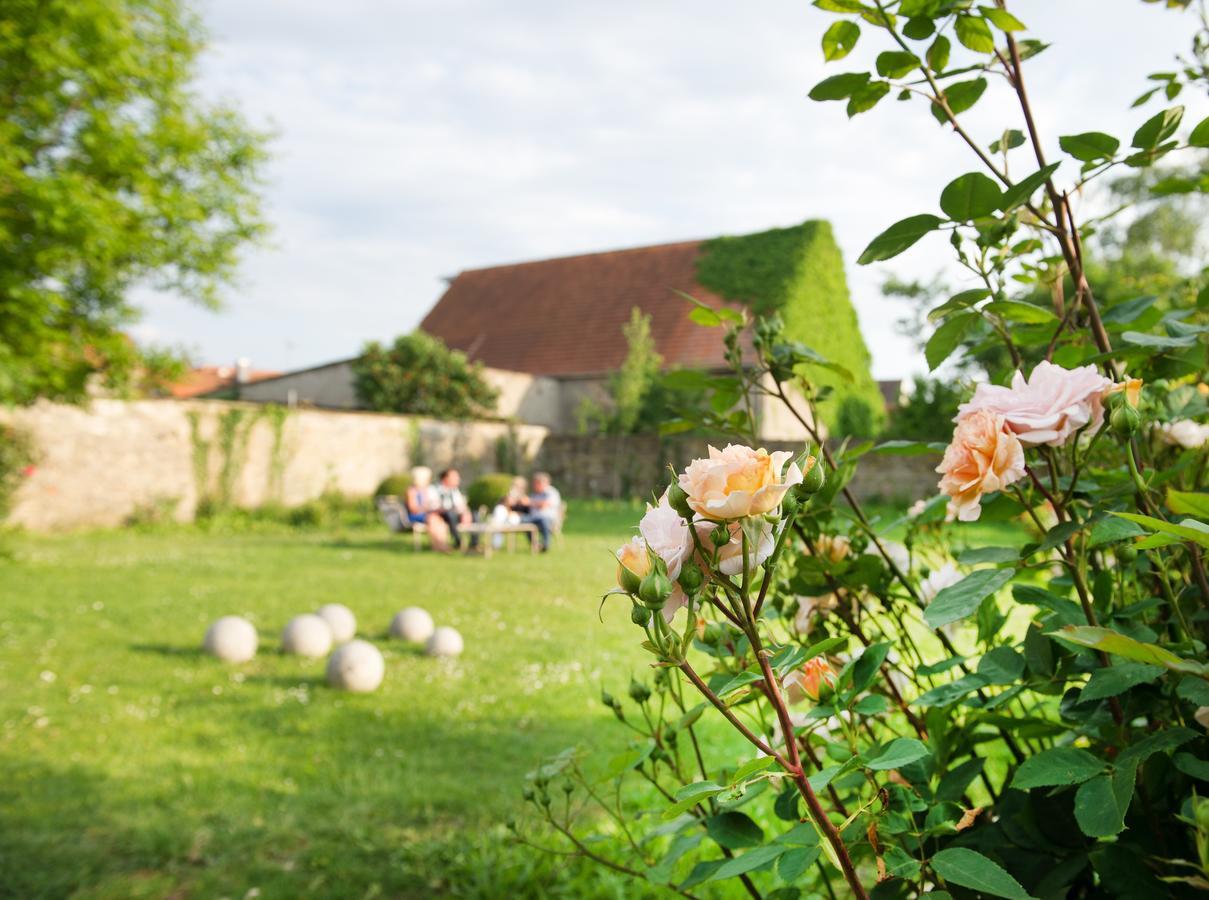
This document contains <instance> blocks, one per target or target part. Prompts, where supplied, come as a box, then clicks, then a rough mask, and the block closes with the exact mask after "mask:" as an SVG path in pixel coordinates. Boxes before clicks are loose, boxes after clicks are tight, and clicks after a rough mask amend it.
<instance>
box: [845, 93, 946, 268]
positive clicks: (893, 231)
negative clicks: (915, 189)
mask: <svg viewBox="0 0 1209 900" xmlns="http://www.w3.org/2000/svg"><path fill="white" fill-rule="evenodd" d="M865 77H866V78H867V77H868V76H865ZM943 223H944V220H943V219H941V218H940V217H939V216H934V215H932V214H930V213H922V214H920V215H918V216H909V217H907V218H906V219H902V220H900V221H898V222H895V223H894V224H893V225H891V226H890V227H889V228H887V229H886V230H885V231H883V232H882V233H881V234H879V235H878V236H877V237H875V238H874V239H873V240H872V241H870V242H869V246H868V247H866V248H865V251H864V252H863V253H862V254H861V255H860V257H859V258H858V259H857V264H858V265H862V266H867V265H869V263H871V262H879V261H881V260H883V259H892V258H894V257H895V256H898V254H900V253H902V252H903V251H904V250H906V249H907V248H908V247H910V246H912V245H913V244H915V242H916V241H918V240H919V239H920V238H922V237H923V236H924V235H925V234H927V233H928V232H930V231H935V230H936V229H937V228H939V227H940V226H941V225H942V224H943Z"/></svg>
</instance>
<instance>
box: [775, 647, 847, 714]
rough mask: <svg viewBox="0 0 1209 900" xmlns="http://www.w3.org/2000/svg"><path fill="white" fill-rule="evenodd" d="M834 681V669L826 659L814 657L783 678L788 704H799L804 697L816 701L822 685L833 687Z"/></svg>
mask: <svg viewBox="0 0 1209 900" xmlns="http://www.w3.org/2000/svg"><path fill="white" fill-rule="evenodd" d="M836 681H837V677H836V674H835V669H833V668H832V667H831V663H829V662H827V657H825V656H816V657H815V658H814V659H808V660H806V662H804V663H803V664H802V668H800V669H798V670H796V671H794V672H790V673H789V674H788V675H786V676H785V693H786V694H787V695H788V698H789V702H790V703H800V702H801V701H802V700H803V699H805V698H806V697H809V698H810V699H811V700H818V699H819V692H820V690H821V688H822V687H823V685H828V686H829V687H835V684H836Z"/></svg>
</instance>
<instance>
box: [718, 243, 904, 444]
mask: <svg viewBox="0 0 1209 900" xmlns="http://www.w3.org/2000/svg"><path fill="white" fill-rule="evenodd" d="M697 281H698V282H699V283H700V284H701V286H702V287H705V288H708V289H709V290H711V291H713V292H714V293H716V294H719V295H721V296H722V297H725V298H726V299H727V300H734V301H738V302H741V303H743V304H745V305H746V306H747V307H748V308H749V309H751V310H752V311H753V312H755V313H756V314H758V315H760V314H767V313H772V312H779V313H780V314H781V317H782V318H783V319H784V320H785V335H786V337H788V338H791V339H793V340H797V341H801V342H802V343H803V344H806V345H807V346H808V347H811V348H812V349H814V350H816V351H818V352H819V353H821V354H822V355H823V356H825V357H827V358H828V359H829V360H831V361H832V362H835V363H838V364H840V365H841V366H844V367H845V368H846V369H847V370H848V371H850V372H851V373H852V376H853V379H854V381H853V383H848V382H847V381H845V380H844V379H843V378H842V377H841V376H840V375H838V374H836V373H834V372H831V371H828V370H826V369H821V368H820V369H817V370H815V372H814V373H813V376H812V377H813V379H814V381H815V382H816V383H817V384H821V385H830V386H831V387H832V388H833V389H834V393H833V394H832V396H831V398H830V399H829V400H828V401H827V402H826V403H824V404H823V405H822V407H821V409H820V413H821V415H822V418H823V421H824V422H825V423H826V424H827V426H828V428H829V429H831V430H832V431H833V432H835V431H837V430H840V431H843V430H846V429H844V428H843V424H844V423H843V422H841V419H844V420H849V421H851V420H852V419H853V418H854V417H857V418H859V417H860V415H862V412H861V409H862V407H863V408H864V409H867V411H868V415H869V417H870V420H871V421H870V425H871V426H873V427H876V426H878V425H879V424H880V422H881V420H882V417H883V416H884V414H885V407H884V404H883V402H882V396H881V392H880V391H879V390H878V388H877V382H876V381H874V379H873V373H872V371H871V369H870V356H869V349H868V347H866V346H865V339H864V337H862V336H861V330H860V326H859V325H858V324H857V318H856V310H855V309H854V308H853V306H852V301H851V298H850V297H849V295H848V283H847V281H846V280H845V278H844V260H843V257H842V256H841V255H840V248H839V245H838V244H836V242H835V237H834V235H833V234H832V232H831V225H830V223H828V222H824V221H822V220H812V221H808V222H803V223H802V224H801V225H795V226H793V227H791V228H773V229H771V230H769V231H761V232H759V233H757V234H745V235H738V236H734V237H720V238H714V239H713V240H711V241H708V242H706V244H705V245H704V247H703V251H702V253H701V256H700V257H699V258H698V261H697ZM841 410H844V413H843V414H841ZM837 427H838V429H837ZM858 430H859V429H858Z"/></svg>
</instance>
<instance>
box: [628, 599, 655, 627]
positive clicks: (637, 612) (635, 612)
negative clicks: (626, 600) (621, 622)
mask: <svg viewBox="0 0 1209 900" xmlns="http://www.w3.org/2000/svg"><path fill="white" fill-rule="evenodd" d="M630 621H631V622H633V623H634V624H635V625H637V626H638V627H639V628H646V627H647V625H649V624H650V623H651V611H650V610H649V609H647V608H646V607H645V606H639V605H638V604H637V603H635V604H634V605H633V606H632V607H631V608H630Z"/></svg>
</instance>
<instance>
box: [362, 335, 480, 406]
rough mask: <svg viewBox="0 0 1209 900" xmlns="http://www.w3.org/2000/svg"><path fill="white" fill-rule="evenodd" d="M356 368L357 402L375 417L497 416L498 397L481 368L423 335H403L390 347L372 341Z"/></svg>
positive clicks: (430, 336) (366, 346) (439, 342)
mask: <svg viewBox="0 0 1209 900" xmlns="http://www.w3.org/2000/svg"><path fill="white" fill-rule="evenodd" d="M352 365H353V378H354V385H355V388H356V391H357V397H358V399H360V401H361V402H362V403H363V404H364V405H365V406H366V407H368V408H369V409H372V410H376V411H377V412H395V413H413V414H416V415H422V416H434V417H436V418H440V419H470V418H474V417H477V416H491V415H494V414H495V401H496V399H497V397H498V393H497V391H496V390H495V389H494V388H493V387H492V386H491V385H489V384H488V383H487V381H486V379H485V378H484V377H483V367H482V365H481V364H479V363H472V362H470V360H468V359H467V358H466V354H465V353H462V352H461V351H459V350H450V349H449V348H448V347H446V346H445V343H444V342H443V341H442V340H441V339H440V338H436V337H433V336H432V335H429V334H425V333H424V332H422V331H416V332H413V333H411V334H405V335H401V336H400V337H397V338H395V342H394V343H393V344H391V345H390V346H384V345H382V344H380V343H378V342H377V341H370V342H369V343H367V344H366V345H365V348H364V350H362V352H361V356H359V357H358V358H357V359H356V360H354V361H353V364H352Z"/></svg>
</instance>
